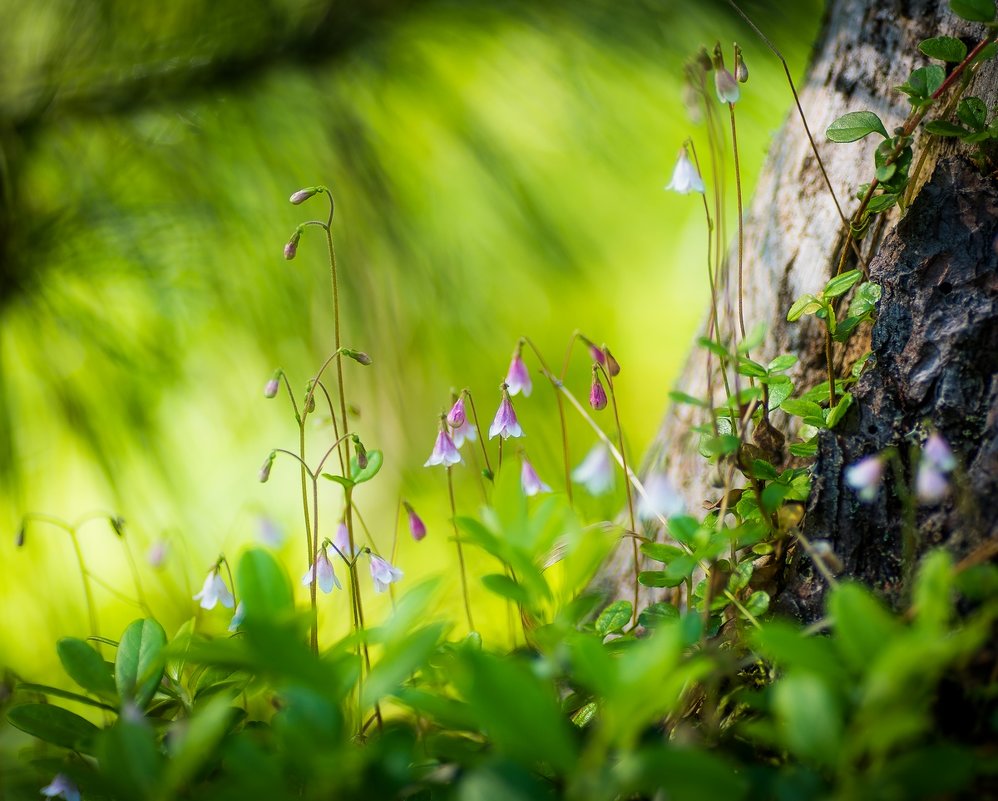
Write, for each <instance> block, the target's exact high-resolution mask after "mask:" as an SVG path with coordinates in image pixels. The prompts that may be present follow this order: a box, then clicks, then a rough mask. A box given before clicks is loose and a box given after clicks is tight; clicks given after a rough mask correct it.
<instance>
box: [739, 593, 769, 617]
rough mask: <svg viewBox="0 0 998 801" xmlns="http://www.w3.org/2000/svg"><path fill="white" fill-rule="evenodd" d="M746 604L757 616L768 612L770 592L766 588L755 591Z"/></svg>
mask: <svg viewBox="0 0 998 801" xmlns="http://www.w3.org/2000/svg"><path fill="white" fill-rule="evenodd" d="M744 606H745V608H746V609H747V610H748V611H749V612H750V613H751V614H752V615H753V616H755V617H759V615H764V614H766V612H767V610H768V609H769V593H768V592H766V591H765V590H757V591H756V592H753V593H752V594H751V595H750V596H749V597H748V600H747V601H746V602H745V604H744Z"/></svg>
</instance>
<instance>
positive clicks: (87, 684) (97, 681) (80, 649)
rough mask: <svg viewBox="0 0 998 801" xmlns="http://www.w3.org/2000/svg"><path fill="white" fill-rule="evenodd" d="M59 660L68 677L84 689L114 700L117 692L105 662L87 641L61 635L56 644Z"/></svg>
mask: <svg viewBox="0 0 998 801" xmlns="http://www.w3.org/2000/svg"><path fill="white" fill-rule="evenodd" d="M56 650H57V651H58V653H59V661H60V662H62V666H63V668H64V669H65V670H66V673H68V674H69V677H70V678H71V679H72V680H73V681H75V682H76V683H77V684H79V685H80V686H81V687H82V688H83V689H84V690H87V691H88V692H92V693H93V694H94V695H98V696H100V697H101V698H108V699H111V700H114V699H116V698H117V697H118V693H117V692H116V690H115V688H114V677H113V676H112V675H111V671H110V670H109V669H108V666H107V663H106V662H105V661H104V657H102V656H101V655H100V654H99V653H97V651H96V650H94V648H93V647H92V646H91V645H90V644H89V643H87V642H85V641H83V640H78V639H76V638H75V637H63V638H62V639H61V640H59V642H58V643H57V644H56Z"/></svg>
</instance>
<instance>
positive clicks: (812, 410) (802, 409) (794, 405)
mask: <svg viewBox="0 0 998 801" xmlns="http://www.w3.org/2000/svg"><path fill="white" fill-rule="evenodd" d="M780 408H781V409H782V410H783V411H785V412H786V413H787V414H792V415H794V417H819V418H822V419H823V410H822V408H821V407H820V406H819V405H818V404H817V403H814V402H813V401H806V400H801V399H799V398H788V399H787V400H785V401H783V403H781V404H780Z"/></svg>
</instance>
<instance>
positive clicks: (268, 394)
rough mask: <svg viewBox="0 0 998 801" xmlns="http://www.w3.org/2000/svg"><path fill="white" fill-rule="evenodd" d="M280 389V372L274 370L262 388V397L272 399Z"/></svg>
mask: <svg viewBox="0 0 998 801" xmlns="http://www.w3.org/2000/svg"><path fill="white" fill-rule="evenodd" d="M280 388H281V371H280V370H276V371H275V372H274V375H273V377H272V378H271V379H270V381H268V382H267V384H266V386H264V388H263V397H265V398H273V397H275V396H276V395H277V392H278V390H279V389H280Z"/></svg>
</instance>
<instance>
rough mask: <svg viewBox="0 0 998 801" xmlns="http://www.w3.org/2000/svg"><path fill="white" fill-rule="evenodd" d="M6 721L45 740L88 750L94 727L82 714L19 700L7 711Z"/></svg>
mask: <svg viewBox="0 0 998 801" xmlns="http://www.w3.org/2000/svg"><path fill="white" fill-rule="evenodd" d="M7 722H8V723H10V724H11V725H12V726H14V727H15V728H18V729H20V730H21V731H23V732H27V733H28V734H30V735H32V736H34V737H37V738H38V739H39V740H44V741H45V742H47V743H52V744H53V745H58V746H61V747H62V748H71V749H79V750H84V751H88V750H89V745H90V743H91V741H92V740H93V737H94V735H95V734H97V732H98V728H97V727H96V726H95V725H94V724H93V723H91V722H90V721H89V720H87V719H86V718H82V717H80V716H79V715H77V714H74V713H73V712H70V711H69V710H68V709H63V708H62V707H59V706H53V705H52V704H19V705H18V706H15V707H11V709H10V710H9V711H8V712H7Z"/></svg>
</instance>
